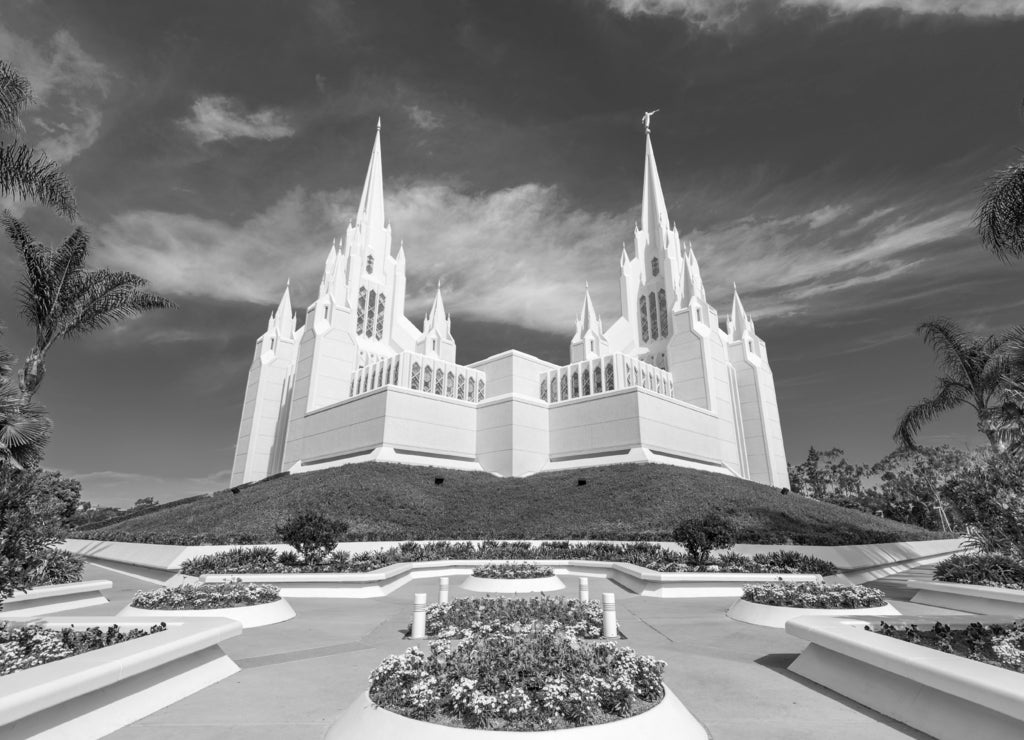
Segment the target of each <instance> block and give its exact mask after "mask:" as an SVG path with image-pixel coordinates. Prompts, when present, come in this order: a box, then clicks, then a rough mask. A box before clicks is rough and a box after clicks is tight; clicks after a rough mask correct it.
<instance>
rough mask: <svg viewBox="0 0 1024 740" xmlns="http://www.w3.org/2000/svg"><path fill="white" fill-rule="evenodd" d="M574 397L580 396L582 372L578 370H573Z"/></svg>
mask: <svg viewBox="0 0 1024 740" xmlns="http://www.w3.org/2000/svg"><path fill="white" fill-rule="evenodd" d="M572 397H573V398H579V397H580V374H579V371H578V370H573V372H572Z"/></svg>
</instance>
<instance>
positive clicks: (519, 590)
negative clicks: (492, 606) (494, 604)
mask: <svg viewBox="0 0 1024 740" xmlns="http://www.w3.org/2000/svg"><path fill="white" fill-rule="evenodd" d="M462 587H463V588H464V589H466V590H467V591H476V592H478V593H482V594H527V593H531V592H535V591H561V590H562V589H563V588H565V584H564V583H562V579H561V578H559V577H558V576H545V577H544V578H480V577H479V576H466V580H464V581H463V582H462Z"/></svg>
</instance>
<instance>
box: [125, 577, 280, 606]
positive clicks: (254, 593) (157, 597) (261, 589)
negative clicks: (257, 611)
mask: <svg viewBox="0 0 1024 740" xmlns="http://www.w3.org/2000/svg"><path fill="white" fill-rule="evenodd" d="M280 598H281V594H280V591H279V590H278V589H277V588H276V587H275V586H266V585H261V584H257V583H242V582H241V581H231V582H229V583H200V584H197V585H193V584H191V583H183V584H182V585H180V586H173V587H168V588H158V589H155V590H153V591H138V592H136V594H135V596H134V598H132V601H131V604H130V606H132V607H134V608H136V609H161V610H178V609H185V610H204V609H230V608H233V607H239V606H255V605H257V604H269V603H271V602H273V601H277V600H278V599H280Z"/></svg>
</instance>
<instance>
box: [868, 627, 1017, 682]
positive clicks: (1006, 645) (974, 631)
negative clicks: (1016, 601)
mask: <svg viewBox="0 0 1024 740" xmlns="http://www.w3.org/2000/svg"><path fill="white" fill-rule="evenodd" d="M864 629H866V630H868V631H869V632H877V633H878V634H880V635H884V636H885V637H893V638H895V639H897V640H903V641H904V642H910V643H913V644H915V645H922V646H924V647H928V648H933V649H935V650H941V651H942V652H944V653H952V654H954V655H959V656H960V657H962V658H970V659H971V660H977V661H979V662H981V663H988V664H989V665H994V666H999V667H1000V668H1006V669H1008V670H1011V671H1017V672H1018V673H1024V621H1017V622H1012V623H1010V624H982V623H980V622H973V623H972V624H969V625H967V627H965V628H961V629H953V628H952V627H950V626H949V625H948V624H943V623H942V622H936V623H935V625H934V626H933V627H932V628H931V629H928V630H922V629H920V628H919V627H918V626H917V625H915V624H908V625H905V626H903V627H902V628H900V627H896V626H894V625H891V624H888V623H886V622H882V623H880V624H879V625H878V626H877V627H875V628H872V627H871V626H870V625H867V626H865V627H864Z"/></svg>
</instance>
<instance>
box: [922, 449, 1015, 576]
mask: <svg viewBox="0 0 1024 740" xmlns="http://www.w3.org/2000/svg"><path fill="white" fill-rule="evenodd" d="M1022 490H1024V458H1020V459H1017V458H1013V457H1010V456H1006V455H993V456H990V457H989V458H988V459H987V460H983V461H982V462H980V463H976V464H974V465H971V466H969V467H967V468H965V469H964V470H963V471H962V472H961V473H959V474H957V475H955V476H953V477H952V478H950V479H949V480H948V481H947V482H946V484H945V485H943V487H942V497H943V498H944V499H946V500H948V501H949V502H950V503H951V504H952V505H953V508H954V509H955V514H956V516H957V517H958V518H959V519H960V520H961V521H963V522H964V523H965V524H966V525H967V529H968V537H969V539H970V540H972V543H973V544H974V545H975V546H976V547H977V548H978V549H980V550H982V551H983V552H992V553H1002V554H1004V555H1010V556H1012V557H1015V558H1017V559H1018V560H1024V496H1022V495H1021V493H1020V492H1021V491H1022Z"/></svg>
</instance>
